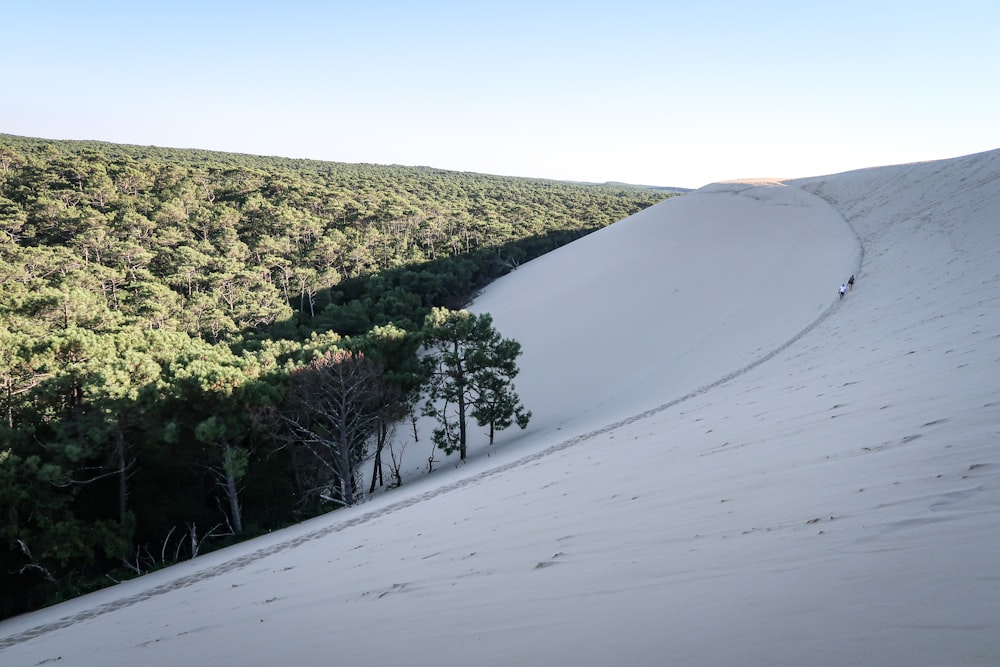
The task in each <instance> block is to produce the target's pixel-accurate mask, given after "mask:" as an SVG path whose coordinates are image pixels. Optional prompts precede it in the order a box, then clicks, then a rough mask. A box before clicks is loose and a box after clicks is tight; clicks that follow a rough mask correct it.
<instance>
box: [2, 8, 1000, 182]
mask: <svg viewBox="0 0 1000 667" xmlns="http://www.w3.org/2000/svg"><path fill="white" fill-rule="evenodd" d="M2 5H3V7H2V8H0V9H2V11H0V17H2V22H3V24H4V29H3V31H2V32H3V38H2V40H0V44H2V46H3V58H2V60H0V63H2V64H0V71H2V74H3V75H2V77H0V91H2V92H0V132H4V133H8V134H17V135H24V136H32V137H44V138H49V139H96V140H103V141H112V142H118V143H135V144H146V145H157V146H172V147H183V148H204V149H211V150H224V151H235V152H241V153H253V154H261V155H280V156H287V157H301V158H314V159H320V160H333V161H341V162H375V163H383V164H405V165H430V166H434V167H440V168H444V169H455V170H465V171H477V172H484V173H493V174H508V175H514V176H532V177H543V178H554V179H564V180H587V181H608V180H614V181H627V182H632V183H644V184H653V185H673V186H682V187H699V186H701V185H704V184H706V183H709V182H712V181H718V180H726V179H730V178H741V177H768V176H789V177H797V176H813V175H819V174H828V173H835V172H839V171H844V170H848V169H855V168H861V167H871V166H880V165H885V164H897V163H903V162H912V161H920V160H931V159H939V158H946V157H956V156H959V155H965V154H968V153H974V152H978V151H984V150H990V149H993V148H1000V83H998V82H1000V47H998V46H997V39H998V34H1000V33H998V30H1000V3H997V2H994V1H993V0H989V1H987V0H981V1H970V0H952V1H950V2H925V1H922V0H909V1H905V2H904V1H899V2H897V1H895V0H891V1H886V2H881V1H879V0H863V1H854V0H842V1H839V2H803V1H802V0H796V1H794V2H792V1H788V2H781V1H768V0H763V1H760V2H749V1H747V2H737V1H735V0H730V1H723V0H698V1H697V2H693V1H688V2H672V1H664V0H661V1H660V2H642V1H636V0H620V1H618V2H607V3H598V2H588V1H586V0H582V1H577V2H561V1H560V2H545V1H544V0H535V1H531V2H521V1H520V0H508V1H505V2H496V3H491V4H485V3H475V2H437V1H434V0H424V1H423V2H384V1H380V0H369V1H366V2H360V1H358V0H352V1H350V2H341V1H339V0H333V1H330V2H319V1H317V2H311V1H305V0H284V1H283V2H272V3H262V2H254V1H252V0H251V1H247V2H230V1H213V0H200V1H199V2H188V1H186V0H181V1H179V2H169V3H168V2H163V3H145V2H135V0H132V1H130V2H108V1H101V0H96V1H94V2H67V1H57V2H53V1H48V0H32V2H18V1H16V0H2Z"/></svg>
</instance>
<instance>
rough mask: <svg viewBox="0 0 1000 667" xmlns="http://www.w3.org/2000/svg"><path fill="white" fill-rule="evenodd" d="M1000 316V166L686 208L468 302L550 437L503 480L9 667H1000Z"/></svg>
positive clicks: (334, 538)
mask: <svg viewBox="0 0 1000 667" xmlns="http://www.w3.org/2000/svg"><path fill="white" fill-rule="evenodd" d="M851 273H856V274H857V276H858V283H857V286H856V287H855V289H854V290H853V291H852V292H850V293H849V294H848V295H847V297H846V298H845V299H844V300H843V301H838V300H837V296H836V288H837V286H838V285H839V284H840V282H842V281H843V280H845V279H846V278H847V276H848V275H850V274H851ZM998 295H1000V151H994V152H990V153H985V154H980V155H973V156H969V157H964V158H958V159H955V160H947V161H941V162H931V163H922V164H914V165H904V166H896V167H885V168H879V169H870V170H864V171H860V172H850V173H845V174H838V175H834V176H826V177H817V178H807V179H800V180H793V181H784V182H783V183H780V184H779V183H758V184H751V183H742V184H736V183H731V184H719V185H714V186H710V187H707V188H704V189H702V190H700V191H698V192H696V193H692V194H689V195H685V196H684V197H682V198H679V199H675V200H670V201H668V202H665V203H663V204H661V205H659V206H656V207H654V208H652V209H649V210H647V211H645V212H643V213H641V214H639V215H637V216H633V218H631V219H629V220H627V221H623V222H622V223H619V224H617V225H615V226H613V227H611V228H609V229H607V230H605V231H602V232H599V233H596V234H593V235H591V236H588V237H586V238H585V239H582V240H580V241H578V242H576V243H574V244H571V245H570V246H568V247H566V248H563V249H561V250H559V251H557V252H555V253H551V254H550V255H547V256H546V257H543V258H541V259H539V260H536V261H535V262H532V263H529V264H527V265H525V266H523V267H521V268H519V269H518V270H517V271H516V272H514V273H513V274H512V275H510V276H508V277H507V278H505V279H504V280H502V281H499V282H498V283H497V284H495V285H494V286H491V288H490V289H488V290H487V291H486V293H485V294H484V295H483V296H482V298H481V299H479V300H478V301H477V303H476V304H475V309H476V310H489V311H490V312H491V313H493V315H494V317H495V320H496V324H497V326H498V328H499V329H500V330H501V331H502V332H503V333H504V334H505V335H507V336H513V337H515V338H517V339H518V340H519V341H521V343H522V344H523V346H524V356H523V357H522V362H521V366H522V374H521V375H520V376H519V377H518V379H517V386H518V391H519V393H520V394H521V396H522V398H524V399H525V402H526V403H527V405H528V407H529V408H530V409H532V410H533V411H534V413H535V415H536V419H535V421H534V422H533V423H532V425H531V427H529V429H528V430H527V431H525V432H523V433H509V434H505V436H504V437H505V439H502V441H501V442H500V443H498V445H496V446H494V448H493V450H494V453H493V455H492V456H490V457H485V456H481V455H480V456H479V457H478V458H474V460H472V461H471V462H470V463H468V464H467V465H464V466H459V467H457V468H456V467H448V468H447V469H441V470H439V471H436V472H435V473H434V474H433V475H431V476H429V477H426V478H423V479H422V480H420V481H416V482H414V483H412V484H409V485H407V486H404V487H403V488H401V489H398V490H395V491H393V492H390V493H386V494H382V495H379V496H377V497H376V498H374V499H372V500H371V501H370V502H368V503H366V504H364V505H362V506H360V507H357V508H353V509H350V510H345V511H341V512H336V513H334V514H332V515H329V516H327V517H321V518H318V519H316V520H313V521H311V522H309V523H307V524H303V525H301V526H297V527H294V528H291V529H288V530H286V531H282V532H280V533H275V534H273V535H270V536H268V537H266V538H262V539H259V540H255V541H253V542H250V543H247V544H244V545H239V546H237V547H234V548H232V549H228V550H225V551H222V552H217V553H214V554H209V555H207V556H204V557H201V558H199V559H197V560H195V561H192V562H188V563H184V564H182V565H180V566H177V567H174V568H171V569H169V570H166V571H163V572H159V573H156V574H154V575H150V576H148V577H144V578H141V579H139V580H136V581H132V582H127V583H125V584H122V585H120V586H116V587H115V588H112V589H108V590H106V591H101V592H99V593H96V594H93V595H90V596H86V597H84V598H81V599H79V600H74V601H71V602H69V603H66V604H63V605H60V606H57V607H53V608H51V609H47V610H42V611H40V612H37V613H34V614H28V615H25V616H22V617H18V618H15V619H9V620H8V621H5V622H3V623H0V663H2V664H3V665H5V666H6V665H43V664H60V665H107V666H111V665H140V664H142V665H177V664H213V665H273V664H281V663H284V664H301V665H314V664H315V665H319V664H331V663H347V664H350V663H357V662H361V661H364V662H365V664H408V665H559V664H574V665H607V664H619V665H664V664H677V665H789V666H791V665H796V666H800V665H857V664H865V665H907V666H910V665H928V666H929V665H996V664H1000V373H998V362H1000V303H998ZM481 451H482V450H481Z"/></svg>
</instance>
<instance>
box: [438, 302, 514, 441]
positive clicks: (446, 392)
mask: <svg viewBox="0 0 1000 667" xmlns="http://www.w3.org/2000/svg"><path fill="white" fill-rule="evenodd" d="M424 335H425V339H424V346H425V348H426V351H427V355H426V357H425V358H424V363H425V364H426V366H427V371H428V374H429V377H430V382H429V389H428V392H427V394H428V397H427V401H426V403H425V404H424V408H423V414H424V415H425V416H429V417H433V418H435V419H437V421H438V424H439V426H438V427H437V428H436V429H434V433H433V435H432V438H433V440H434V442H435V443H436V444H437V446H438V447H440V448H441V449H443V450H444V451H445V453H447V454H452V453H454V452H456V451H457V452H458V453H459V457H460V458H461V459H462V460H465V458H466V456H467V454H468V431H469V419H470V418H471V419H474V420H475V422H476V423H477V424H478V425H480V426H487V425H488V426H489V427H490V443H492V442H493V434H494V431H495V430H501V429H504V428H507V427H508V426H510V425H511V424H512V423H514V422H515V421H516V423H517V424H518V426H520V427H521V428H526V427H527V425H528V421H529V420H530V418H531V413H530V412H525V410H524V406H522V405H521V403H520V399H519V398H518V396H517V394H516V393H515V392H514V385H513V383H512V381H513V378H514V377H515V376H516V375H517V373H518V368H517V365H516V363H515V360H516V359H517V357H518V356H519V355H520V354H521V345H520V343H518V342H517V341H514V340H511V339H505V338H502V337H501V336H500V333H499V332H498V331H497V330H496V329H495V328H494V327H493V318H492V317H490V315H489V314H487V313H484V314H482V315H475V314H472V313H469V312H468V311H465V310H461V311H452V310H448V309H447V308H435V309H434V310H432V311H431V313H430V314H429V315H428V316H427V319H426V320H425V322H424Z"/></svg>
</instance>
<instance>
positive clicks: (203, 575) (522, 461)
mask: <svg viewBox="0 0 1000 667" xmlns="http://www.w3.org/2000/svg"><path fill="white" fill-rule="evenodd" d="M736 183H739V184H749V183H748V182H747V181H739V182H736ZM730 184H733V182H730ZM760 184H762V185H765V187H766V186H767V185H771V186H773V185H785V186H787V184H784V183H775V182H773V181H772V180H770V179H761V182H760ZM792 187H799V186H792ZM799 189H800V190H803V192H807V193H808V194H810V195H812V196H814V197H818V198H820V199H823V200H824V201H826V202H827V203H828V204H829V205H830V206H831V207H832V208H834V210H836V211H837V213H838V215H839V216H840V219H841V220H843V221H844V224H845V225H847V226H848V228H849V229H850V230H851V233H852V234H853V235H854V237H855V239H856V240H857V244H858V249H859V257H858V262H857V266H856V268H855V273H859V272H860V269H861V265H862V263H863V260H864V250H865V249H864V245H863V243H862V242H861V239H860V237H859V236H858V234H857V232H856V230H855V229H854V226H853V225H851V223H850V222H848V220H847V219H846V218H845V217H844V216H843V214H841V213H840V211H839V209H837V208H836V207H835V206H834V205H833V203H832V202H831V201H830V200H827V199H825V198H823V197H821V196H819V195H817V194H814V193H811V192H808V191H807V190H805V189H804V188H801V187H800V188H799ZM738 194H741V195H742V194H743V193H742V192H740V193H738ZM839 306H840V299H836V300H834V301H833V302H832V303H831V305H830V306H828V307H827V308H826V310H824V311H823V312H822V313H820V315H819V316H818V317H817V318H816V319H815V320H813V321H812V322H811V323H809V324H808V325H807V326H806V327H805V328H804V329H802V330H800V331H799V332H797V333H796V334H795V335H794V336H792V337H791V338H789V339H788V340H787V341H785V342H784V343H782V344H781V345H779V346H778V347H776V348H774V349H773V350H771V351H770V352H768V353H767V354H765V355H764V356H762V357H759V358H758V359H756V360H754V361H752V362H751V363H749V364H747V365H746V366H743V367H742V368H739V369H737V370H735V371H733V372H732V373H728V374H726V375H725V376H723V377H721V378H719V379H718V380H715V381H714V382H710V383H708V384H705V385H702V386H700V387H698V388H697V389H695V390H694V391H691V392H689V393H687V394H684V395H683V396H680V397H678V398H675V399H672V400H670V401H668V402H666V403H663V404H662V405H659V406H657V407H655V408H651V409H649V410H646V411H644V412H640V413H638V414H635V415H632V416H630V417H626V418H625V419H621V420H619V421H616V422H613V423H611V424H607V425H605V426H602V427H600V428H597V429H594V430H592V431H588V432H586V433H581V434H580V435H577V436H574V437H572V438H568V439H566V440H563V441H561V442H558V443H556V444H554V445H550V446H549V447H546V448H545V449H542V450H539V451H537V452H535V453H534V454H529V455H527V456H524V457H522V458H519V459H516V460H514V461H511V462H509V463H505V464H503V465H499V466H496V467H495V468H490V469H488V470H484V471H482V472H479V473H476V474H475V475H471V476H469V477H466V478H463V479H460V480H456V481H454V482H451V483H449V484H445V485H443V486H439V487H435V488H434V489H431V490H429V491H425V492H424V493H420V494H417V495H415V496H412V497H410V498H407V499H406V500H402V501H399V502H397V503H392V504H389V505H386V506H385V507H382V508H381V509H378V510H375V511H372V512H366V513H364V514H360V515H358V516H356V517H353V518H351V519H348V520H346V521H343V522H338V523H334V524H331V525H329V526H326V527H324V528H320V529H318V530H314V531H312V532H310V533H305V534H303V535H300V536H298V537H296V538H294V539H290V540H288V541H286V542H280V543H278V544H274V545H272V546H270V547H267V548H264V549H260V550H258V551H254V552H252V553H249V554H246V555H244V556H240V557H238V558H234V559H233V560H230V561H227V562H225V563H221V564H219V565H216V566H214V567H211V568H207V569H205V570H202V571H200V572H195V573H193V574H190V575H187V576H184V577H179V578H177V579H174V580H172V581H170V582H167V583H164V584H161V585H159V586H154V587H153V588H150V589H148V590H146V591H143V592H141V593H136V594H134V595H130V596H128V597H124V598H121V599H118V600H114V601H112V602H107V603H105V604H102V605H99V606H97V607H94V608H92V609H88V610H86V611H82V612H78V613H76V614H72V615H70V616H66V617H64V618H61V619H59V620H58V621H55V622H52V623H44V624H42V625H38V626H35V627H33V628H29V629H27V630H24V631H21V632H18V633H16V634H13V635H10V636H8V637H4V638H3V639H0V652H2V651H3V649H5V648H9V647H11V646H13V645H15V644H19V643H21V642H25V641H28V640H31V639H34V638H36V637H39V636H41V635H44V634H47V633H49V632H53V631H55V630H60V629H62V628H66V627H69V626H71V625H73V624H74V623H77V622H78V621H84V620H88V619H91V618H95V617H97V616H102V615H104V614H107V613H109V612H112V611H117V610H119V609H124V608H127V607H131V606H132V605H134V604H137V603H139V602H142V601H144V600H148V599H150V598H153V597H156V596H157V595H161V594H163V593H168V592H170V591H174V590H178V589H181V588H186V587H188V586H191V585H192V584H196V583H198V582H200V581H204V580H206V579H211V578H213V577H216V576H218V575H220V574H225V573H227V572H232V571H234V570H238V569H240V568H242V567H244V566H246V565H249V564H251V563H253V562H255V561H257V560H260V559H261V558H266V557H267V556H272V555H274V554H277V553H280V552H282V551H285V550H287V549H292V548H294V547H297V546H299V545H301V544H304V543H306V542H310V541H312V540H315V539H318V538H320V537H324V536H326V535H330V534H332V533H338V532H340V531H342V530H345V529H346V528H350V527H352V526H356V525H358V524H362V523H367V522H369V521H371V520H373V519H376V518H379V517H382V516H385V515H387V514H392V513H393V512H397V511H399V510H401V509H404V508H406V507H409V506H410V505H413V504H415V503H418V502H420V501H423V500H429V499H431V498H434V497H437V496H440V495H444V494H446V493H450V492H452V491H455V490H457V489H461V488H463V487H466V486H469V485H471V484H475V483H478V482H480V481H482V480H484V479H488V478H490V477H493V476H494V475H499V474H501V473H505V472H507V471H509V470H514V469H516V468H519V467H521V466H524V465H527V464H529V463H533V462H535V461H538V460H539V459H542V458H545V457H547V456H550V455H552V454H555V453H556V452H561V451H563V450H565V449H568V448H570V447H572V446H573V445H576V444H578V443H580V442H584V441H587V440H591V439H593V438H596V437H597V436H600V435H604V434H607V433H611V432H613V431H616V430H618V429H619V428H622V427H624V426H628V425H630V424H633V423H635V422H638V421H642V420H644V419H648V418H649V417H652V416H653V415H656V414H659V413H661V412H663V411H665V410H669V409H670V408H673V407H675V406H676V405H678V404H680V403H683V402H685V401H688V400H690V399H692V398H695V397H697V396H701V395H703V394H705V393H707V392H709V391H711V390H712V389H715V388H716V387H719V386H721V385H723V384H725V383H727V382H730V381H731V380H734V379H736V378H738V377H740V376H741V375H744V374H746V373H748V372H750V371H751V370H753V369H755V368H757V367H758V366H760V365H761V364H763V363H765V362H767V361H769V360H771V359H773V358H774V357H776V356H777V355H779V354H781V353H782V352H784V351H785V350H787V349H788V348H789V347H791V346H792V345H794V344H795V343H797V342H798V341H799V340H801V339H802V338H803V337H804V336H806V335H807V334H808V333H809V332H810V331H812V330H813V329H815V328H816V327H817V326H819V325H820V324H821V323H822V322H823V321H825V320H826V319H827V318H828V317H829V316H830V315H831V314H832V313H834V312H835V311H836V310H837V309H838V308H839Z"/></svg>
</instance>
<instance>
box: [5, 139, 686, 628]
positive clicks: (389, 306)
mask: <svg viewBox="0 0 1000 667" xmlns="http://www.w3.org/2000/svg"><path fill="white" fill-rule="evenodd" d="M675 194H677V192H676V191H671V190H667V189H656V188H646V187H640V186H629V185H621V184H603V185H591V184H581V183H569V182H559V181H548V180H539V179H526V178H513V177H502V176H489V175H483V174H475V173H466V172H453V171H445V170H441V169H433V168H428V167H401V166H381V165H373V164H345V163H334V162H320V161H313V160H293V159H285V158H275V157H259V156H252V155H242V154H231V153H217V152H210V151H201V150H187V149H184V150H182V149H168V148H156V147H143V146H127V145H118V144H108V143H101V142H87V141H50V140H43V139H31V138H24V137H16V136H11V135H3V134H0V280H2V284H3V290H2V293H0V618H2V617H4V616H9V615H12V614H17V613H21V612H24V611H27V610H30V609H34V608H37V607H39V606H43V605H46V604H50V603H52V602H56V601H59V600H62V599H67V598H69V597H73V596H75V595H79V594H81V593H84V592H87V591H89V590H94V589H96V588H99V587H101V586H104V585H108V584H110V583H112V582H114V581H119V580H122V579H125V578H128V577H130V576H136V575H138V574H141V573H144V572H147V571H150V570H152V569H156V568H158V567H163V566H165V565H168V564H170V563H172V562H176V561H177V560H182V559H185V558H191V557H193V556H195V555H198V554H199V553H203V552H204V551H207V550H209V549H214V548H218V547H219V546H223V545H225V544H228V543H231V542H233V541H236V540H240V539H245V538H247V537H251V536H253V535H256V534H260V533H262V532H266V531H268V530H272V529H274V528H278V527H281V526H285V525H288V524H290V523H293V522H296V521H300V520H302V519H304V518H308V517H310V516H314V515H316V514H318V513H322V512H325V511H329V510H330V509H333V508H335V507H338V506H341V505H343V504H347V501H345V496H344V494H343V493H342V492H334V491H331V489H334V488H338V489H341V491H343V490H344V483H345V482H347V481H348V480H345V479H340V480H339V482H338V484H339V486H337V485H334V486H330V484H329V483H327V484H326V486H324V485H323V484H321V483H319V482H317V480H319V479H321V478H323V476H324V474H326V475H327V477H329V474H330V473H329V471H327V472H326V473H324V465H325V466H326V467H327V468H330V466H331V462H330V461H325V460H324V459H323V458H322V456H319V455H316V454H315V452H312V453H310V452H309V450H308V447H309V442H308V439H305V440H303V438H304V436H302V435H301V434H302V433H307V432H310V431H309V428H310V424H309V423H307V422H305V421H302V420H303V419H304V418H302V417H301V414H300V413H297V412H296V405H297V404H295V403H294V400H295V399H296V397H301V394H302V391H303V387H306V386H312V385H310V384H309V383H307V382H305V381H304V380H303V378H305V377H306V376H307V375H308V373H310V372H312V371H315V370H316V368H317V367H324V366H323V364H324V363H325V362H324V360H327V362H328V363H329V364H334V363H336V364H339V365H338V366H337V369H338V372H339V373H340V376H341V377H339V380H340V381H344V378H345V377H346V375H347V374H346V372H345V371H346V370H350V371H351V372H352V373H360V375H358V376H354V375H352V376H351V377H352V378H354V377H363V378H364V382H367V383H368V384H366V385H365V386H366V387H369V388H377V391H374V390H373V392H372V393H369V394H366V397H367V398H366V399H365V400H366V401H367V403H365V404H364V405H363V406H361V407H359V408H358V410H360V411H361V412H364V414H365V415H366V418H368V419H369V420H370V421H368V422H365V423H366V429H367V430H366V429H360V430H357V431H356V432H354V435H352V436H351V437H352V438H354V442H353V444H352V454H351V456H355V457H356V459H357V461H358V463H360V462H361V461H368V460H370V457H371V456H372V452H373V451H375V450H376V448H379V447H381V445H382V444H384V442H385V439H386V438H387V437H388V435H389V432H390V430H391V428H394V426H393V425H394V424H396V423H400V420H405V418H406V415H408V414H412V413H413V410H414V407H415V406H416V405H417V403H418V401H419V400H420V396H421V394H422V392H423V391H424V390H425V386H426V383H427V382H428V371H427V370H426V369H425V368H422V367H421V365H420V364H419V363H418V360H417V356H416V350H417V348H418V347H419V345H420V344H421V342H423V341H425V340H430V338H428V336H432V334H430V333H429V330H428V328H427V325H426V322H427V321H428V319H429V316H431V315H432V313H437V315H436V316H435V317H437V321H438V322H441V321H449V317H451V316H447V315H444V314H442V313H445V312H447V311H448V310H449V309H450V310H458V309H460V308H462V307H463V306H464V305H466V304H467V303H468V302H469V301H470V300H471V299H472V298H473V297H474V296H475V294H476V293H477V292H478V290H480V289H481V288H483V287H484V286H485V285H487V284H488V283H490V282H491V281H493V280H495V279H496V278H498V277H500V276H501V275H503V274H505V273H507V272H509V271H511V270H513V269H515V268H516V267H517V266H518V265H519V264H521V263H523V262H526V261H529V260H531V259H533V258H535V257H538V256H540V255H542V254H544V253H546V252H548V251H550V250H553V249H555V248H557V247H559V246H561V245H564V244H566V243H569V242H571V241H573V240H575V239H577V238H580V237H581V236H583V235H585V234H588V233H590V232H593V231H595V230H597V229H600V228H602V227H605V226H607V225H609V224H612V223H614V222H616V221H618V220H621V219H623V218H626V217H628V216H629V215H632V214H633V213H636V212H637V211H640V210H642V209H644V208H646V207H648V206H651V205H653V204H655V203H657V202H659V201H662V200H663V199H665V198H667V197H669V196H673V195H675ZM438 334H440V331H438ZM432 337H433V336H432ZM499 341H500V339H499V338H495V340H494V344H497V345H499V344H500V342H499ZM514 347H515V348H516V346H514ZM507 349H508V352H509V351H510V349H512V348H509V347H508V348H507ZM345 361H346V363H345ZM324 368H326V369H327V370H329V368H332V366H329V365H328V366H325V367H324ZM310 369H311V370H310ZM352 381H354V380H352ZM344 386H346V385H344ZM358 405H361V404H360V403H359V404H358ZM527 407H528V408H530V406H527ZM345 414H346V413H345ZM290 415H295V417H294V419H295V420H298V421H294V423H295V424H296V426H298V427H301V428H300V429H299V430H298V431H295V429H288V428H285V426H287V425H288V424H290V423H293V419H292V417H290ZM347 418H348V416H345V417H344V419H345V420H347ZM302 428H305V430H304V431H303V430H302ZM316 428H318V426H317V427H316ZM296 433H298V435H295V434H296ZM463 446H464V443H463ZM355 449H356V450H357V451H354V450H355ZM366 457H367V458H366ZM381 465H382V463H381V461H379V462H376V464H375V465H374V466H373V468H372V472H371V476H370V480H371V482H372V483H373V484H374V483H375V481H376V479H378V481H379V482H380V483H383V479H382V477H381ZM386 465H387V466H388V467H392V465H396V466H397V467H398V462H389V463H387V464H386ZM331 469H332V468H331ZM350 481H351V482H353V480H350ZM397 481H398V480H397ZM390 483H391V477H390ZM348 490H349V491H350V489H348ZM357 491H364V489H359V490H357ZM331 494H332V495H331ZM347 497H349V498H352V499H353V498H354V494H353V493H351V494H349V496H347Z"/></svg>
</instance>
